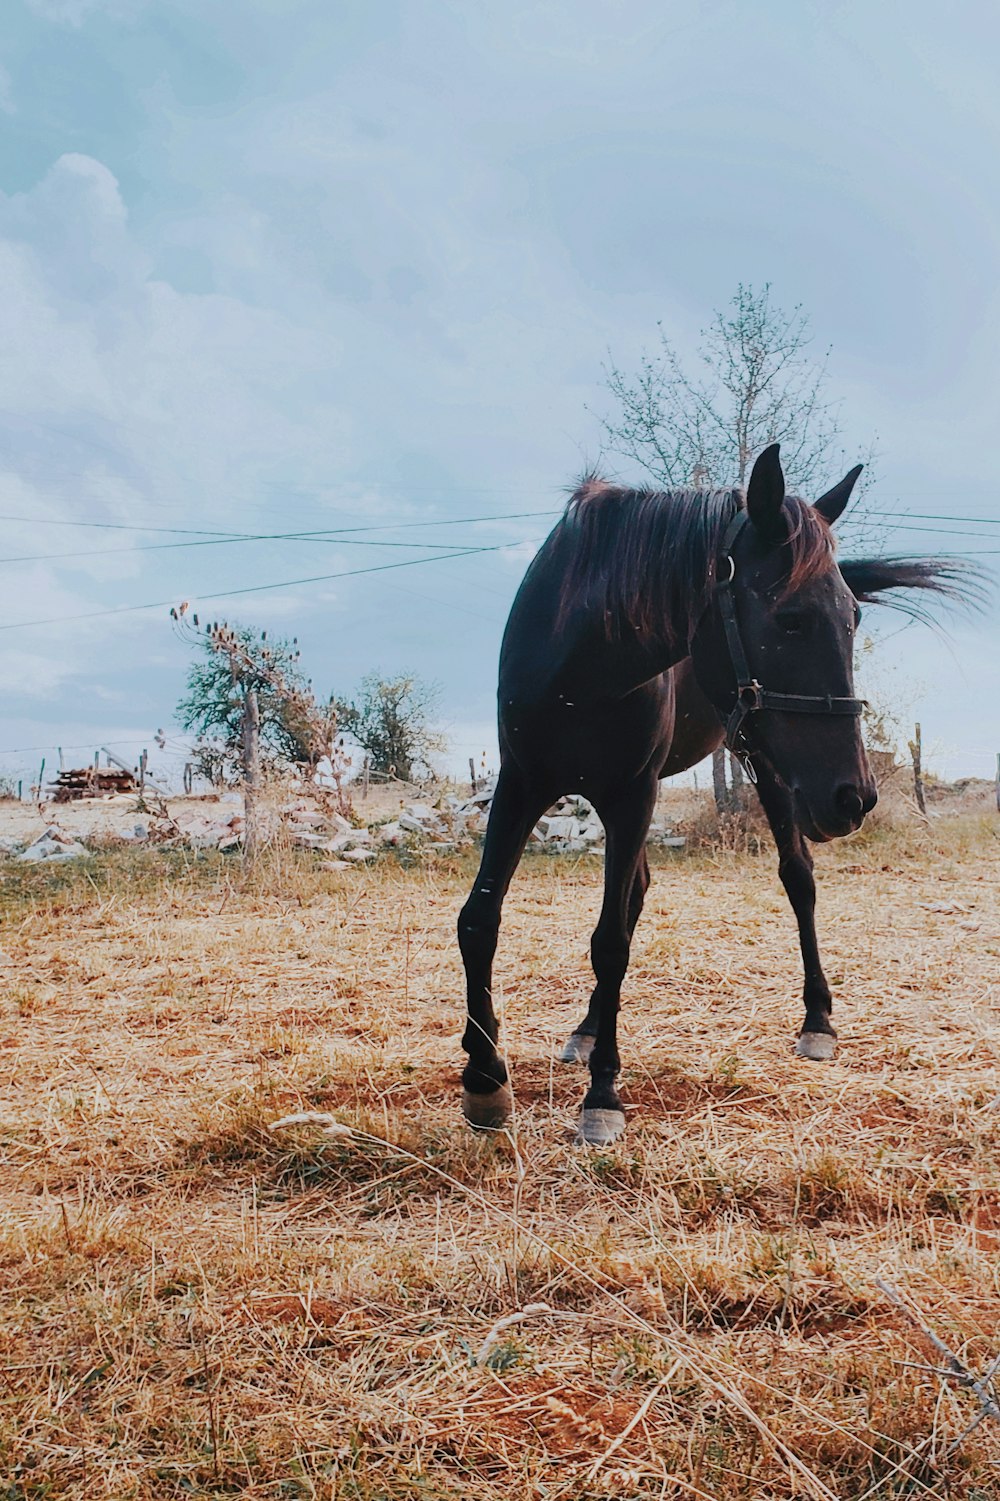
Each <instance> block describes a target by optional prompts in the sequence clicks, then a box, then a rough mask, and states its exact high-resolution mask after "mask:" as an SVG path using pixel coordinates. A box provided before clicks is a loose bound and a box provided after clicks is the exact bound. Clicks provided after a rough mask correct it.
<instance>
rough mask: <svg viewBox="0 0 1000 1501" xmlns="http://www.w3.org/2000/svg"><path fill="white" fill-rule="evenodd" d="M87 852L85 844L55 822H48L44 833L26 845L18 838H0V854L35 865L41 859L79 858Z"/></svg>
mask: <svg viewBox="0 0 1000 1501" xmlns="http://www.w3.org/2000/svg"><path fill="white" fill-rule="evenodd" d="M89 854H90V851H89V850H88V849H87V847H86V845H84V844H80V843H79V841H78V840H76V839H74V838H73V836H72V835H71V834H67V833H66V832H65V830H63V829H60V828H59V826H58V825H57V824H50V825H49V827H48V828H47V829H46V830H45V833H44V834H39V836H38V838H37V839H34V840H32V842H31V843H30V844H28V845H25V844H24V843H23V842H22V841H21V840H18V839H0V855H9V856H10V857H11V858H12V859H14V860H22V861H24V863H25V864H27V865H37V864H39V863H40V862H41V861H43V860H44V861H45V862H46V863H48V864H53V863H57V862H58V861H60V860H79V859H81V858H82V857H83V856H85V855H89Z"/></svg>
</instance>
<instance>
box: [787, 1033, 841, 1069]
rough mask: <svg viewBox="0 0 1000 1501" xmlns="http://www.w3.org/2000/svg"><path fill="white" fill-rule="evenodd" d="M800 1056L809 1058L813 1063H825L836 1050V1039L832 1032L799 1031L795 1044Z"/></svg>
mask: <svg viewBox="0 0 1000 1501" xmlns="http://www.w3.org/2000/svg"><path fill="white" fill-rule="evenodd" d="M795 1051H796V1053H797V1054H798V1056H799V1057H800V1058H811V1059H812V1061H813V1062H814V1063H825V1062H826V1061H827V1059H829V1058H832V1057H833V1056H834V1054H835V1053H836V1051H837V1039H836V1037H835V1035H834V1034H833V1033H832V1032H801V1033H800V1034H799V1038H798V1041H797V1042H796V1044H795Z"/></svg>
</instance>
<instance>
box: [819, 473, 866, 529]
mask: <svg viewBox="0 0 1000 1501" xmlns="http://www.w3.org/2000/svg"><path fill="white" fill-rule="evenodd" d="M864 467H865V466H864V464H855V466H854V468H853V469H852V470H851V471H850V473H849V474H845V475H844V478H843V479H842V480H841V481H840V484H839V485H834V487H833V489H832V490H827V492H826V494H825V495H821V496H820V498H819V500H817V502H816V510H817V511H818V512H819V514H820V515H821V516H822V517H823V520H824V521H828V522H829V524H830V525H831V526H832V525H833V523H834V522H835V521H836V520H837V519H838V517H840V516H842V515H843V512H844V507H845V506H846V505H847V502H848V501H849V500H850V498H851V491H852V490H853V489H854V486H855V485H856V484H857V482H858V475H859V474H860V473H861V471H862V469H863V468H864Z"/></svg>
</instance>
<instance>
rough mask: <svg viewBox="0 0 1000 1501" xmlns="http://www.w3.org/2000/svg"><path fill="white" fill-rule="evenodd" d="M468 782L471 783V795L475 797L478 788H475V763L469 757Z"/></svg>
mask: <svg viewBox="0 0 1000 1501" xmlns="http://www.w3.org/2000/svg"><path fill="white" fill-rule="evenodd" d="M469 781H470V782H471V783H472V793H473V796H475V794H476V793H477V792H478V791H479V788H478V787H477V786H476V763H475V761H474V760H473V758H472V757H471V756H470V757H469Z"/></svg>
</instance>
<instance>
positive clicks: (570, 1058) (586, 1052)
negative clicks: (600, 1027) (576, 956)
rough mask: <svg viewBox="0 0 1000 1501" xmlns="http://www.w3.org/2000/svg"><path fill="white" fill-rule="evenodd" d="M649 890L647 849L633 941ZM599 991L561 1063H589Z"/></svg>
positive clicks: (633, 913) (631, 916)
mask: <svg viewBox="0 0 1000 1501" xmlns="http://www.w3.org/2000/svg"><path fill="white" fill-rule="evenodd" d="M648 890H649V861H648V860H647V858H646V851H645V847H644V848H643V851H642V858H641V860H640V861H639V868H638V870H637V871H636V873H635V877H634V879H633V881H632V890H631V892H630V893H629V899H628V936H629V940H630V941H631V939H632V935H633V934H634V932H635V925H636V923H637V922H638V921H639V917H640V914H641V912H642V906H643V903H644V901H645V900H646V892H647V891H648ZM598 996H599V989H598V987H596V986H595V988H594V990H593V991H592V992H591V996H590V1003H589V1005H588V1006H587V1014H586V1016H585V1017H584V1018H583V1021H582V1022H581V1023H580V1025H579V1026H578V1027H574V1028H573V1031H572V1032H571V1033H570V1034H569V1036H568V1037H567V1039H566V1043H565V1045H564V1047H563V1049H562V1052H561V1053H560V1054H559V1062H560V1063H587V1062H588V1061H589V1059H590V1055H591V1053H592V1052H593V1050H594V1038H595V1037H596V1036H597V1010H598Z"/></svg>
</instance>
